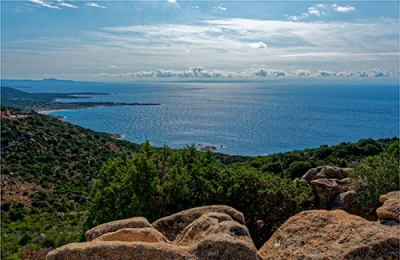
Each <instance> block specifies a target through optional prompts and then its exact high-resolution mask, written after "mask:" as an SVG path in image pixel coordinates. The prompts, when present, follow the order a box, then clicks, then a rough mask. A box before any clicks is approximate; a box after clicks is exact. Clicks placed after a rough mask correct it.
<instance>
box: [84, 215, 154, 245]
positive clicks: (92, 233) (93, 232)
mask: <svg viewBox="0 0 400 260" xmlns="http://www.w3.org/2000/svg"><path fill="white" fill-rule="evenodd" d="M146 227H150V228H151V227H152V226H151V225H150V223H149V222H148V221H147V219H145V218H143V217H135V218H128V219H122V220H117V221H112V222H108V223H104V224H101V225H99V226H97V227H94V228H92V229H90V230H88V231H86V233H85V238H86V241H88V242H89V241H92V240H94V239H96V238H98V237H99V236H101V235H103V234H105V233H109V232H114V231H117V230H120V229H122V228H146Z"/></svg>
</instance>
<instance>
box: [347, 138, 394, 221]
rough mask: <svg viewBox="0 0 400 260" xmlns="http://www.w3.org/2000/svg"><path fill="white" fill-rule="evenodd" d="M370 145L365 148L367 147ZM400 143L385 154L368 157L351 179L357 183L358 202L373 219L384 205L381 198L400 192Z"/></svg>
mask: <svg viewBox="0 0 400 260" xmlns="http://www.w3.org/2000/svg"><path fill="white" fill-rule="evenodd" d="M367 146H368V144H367V145H366V146H365V147H367ZM399 170H400V169H399V142H398V141H397V142H395V143H393V144H392V145H390V146H389V147H388V149H387V151H386V152H385V153H382V154H380V155H376V156H372V157H368V158H367V159H365V160H364V162H363V163H361V164H358V165H357V166H356V167H355V169H354V171H353V173H352V174H351V175H350V177H351V178H352V179H353V180H354V181H355V183H356V185H357V186H356V191H357V197H356V200H357V202H358V204H359V205H361V206H362V207H363V209H364V210H366V211H367V212H368V216H369V218H371V219H376V215H375V211H376V209H377V208H378V207H380V206H381V205H382V204H381V203H380V202H379V197H380V196H381V195H383V194H386V193H388V192H390V191H396V190H399V182H400V176H399Z"/></svg>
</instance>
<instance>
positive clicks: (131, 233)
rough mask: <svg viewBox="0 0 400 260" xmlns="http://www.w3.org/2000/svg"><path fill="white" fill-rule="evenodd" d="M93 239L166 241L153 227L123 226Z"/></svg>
mask: <svg viewBox="0 0 400 260" xmlns="http://www.w3.org/2000/svg"><path fill="white" fill-rule="evenodd" d="M93 241H124V242H137V241H139V242H147V243H157V242H168V241H167V239H165V237H164V236H163V235H162V234H161V233H160V232H158V231H157V230H155V229H154V228H148V227H146V228H123V229H120V230H117V231H115V232H110V233H105V234H103V235H101V236H99V237H98V238H96V239H94V240H93Z"/></svg>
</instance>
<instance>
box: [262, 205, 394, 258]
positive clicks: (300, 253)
mask: <svg viewBox="0 0 400 260" xmlns="http://www.w3.org/2000/svg"><path fill="white" fill-rule="evenodd" d="M399 243H400V237H399V232H398V229H397V228H396V227H388V226H384V225H381V224H380V223H379V222H370V221H367V220H365V219H363V218H361V217H358V216H355V215H351V214H348V213H346V212H345V211H342V210H333V211H326V210H311V211H304V212H301V213H299V214H297V215H295V216H293V217H291V218H290V219H289V220H287V221H286V222H285V223H284V224H283V225H282V226H281V227H280V228H279V229H278V230H277V231H276V232H275V233H274V235H273V236H272V237H271V238H270V239H269V240H268V241H267V242H266V243H265V244H264V245H263V246H262V247H261V248H260V250H259V251H258V253H259V255H260V256H261V257H262V258H263V259H399V258H400V251H399Z"/></svg>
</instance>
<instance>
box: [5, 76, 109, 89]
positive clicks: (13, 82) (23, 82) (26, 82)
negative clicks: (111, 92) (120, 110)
mask: <svg viewBox="0 0 400 260" xmlns="http://www.w3.org/2000/svg"><path fill="white" fill-rule="evenodd" d="M66 83H68V84H77V83H85V84H93V83H96V84H101V83H98V82H84V81H74V80H64V79H55V78H48V79H42V80H32V79H2V80H1V86H3V87H19V88H21V87H29V86H35V85H37V84H42V85H43V84H66Z"/></svg>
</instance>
